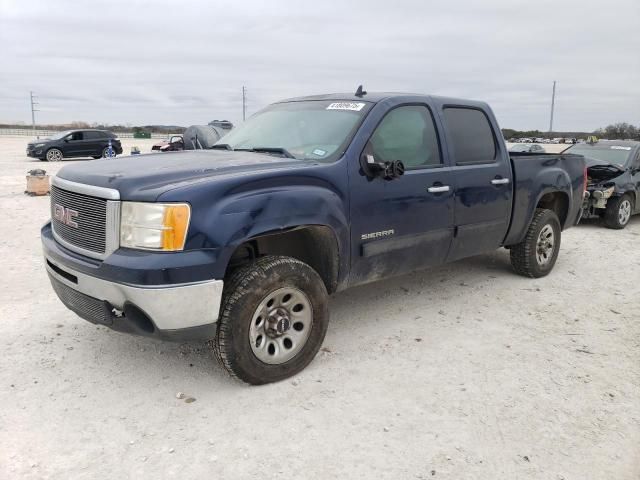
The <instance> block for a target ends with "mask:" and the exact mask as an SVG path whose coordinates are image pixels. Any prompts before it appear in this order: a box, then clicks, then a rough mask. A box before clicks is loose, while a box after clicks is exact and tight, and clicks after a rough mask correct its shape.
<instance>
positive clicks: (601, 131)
mask: <svg viewBox="0 0 640 480" xmlns="http://www.w3.org/2000/svg"><path fill="white" fill-rule="evenodd" d="M502 135H503V136H504V138H558V137H562V138H584V139H586V138H587V137H589V136H591V135H595V136H596V137H598V138H606V139H609V140H640V127H636V126H634V125H631V124H630V123H627V122H619V123H614V124H611V125H607V126H606V127H602V128H598V129H597V130H594V131H593V132H541V131H540V130H514V129H512V128H503V129H502Z"/></svg>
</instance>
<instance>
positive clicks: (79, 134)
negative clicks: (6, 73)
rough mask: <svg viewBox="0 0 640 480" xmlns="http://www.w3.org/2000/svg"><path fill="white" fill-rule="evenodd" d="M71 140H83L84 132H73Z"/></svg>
mask: <svg viewBox="0 0 640 480" xmlns="http://www.w3.org/2000/svg"><path fill="white" fill-rule="evenodd" d="M71 140H72V141H74V142H76V141H78V140H82V132H73V133H72V134H71Z"/></svg>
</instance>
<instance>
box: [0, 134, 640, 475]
mask: <svg viewBox="0 0 640 480" xmlns="http://www.w3.org/2000/svg"><path fill="white" fill-rule="evenodd" d="M26 142H27V138H6V137H5V138H0V202H1V204H2V206H3V209H2V210H3V214H4V217H3V218H4V220H3V222H2V224H3V226H4V229H5V234H4V235H2V239H1V240H0V255H1V260H2V265H3V268H4V272H5V273H4V275H3V277H2V288H1V289H0V299H1V301H0V314H1V318H2V321H1V322H0V338H1V339H2V340H1V342H2V355H1V356H0V405H1V406H2V408H0V445H2V447H1V448H0V478H3V479H18V478H20V479H64V480H68V479H129V478H131V479H141V478H152V479H160V478H163V479H164V478H180V479H190V478H216V479H219V478H224V479H227V478H228V479H245V478H248V479H252V478H256V479H264V478H292V479H294V478H295V479H314V478H318V479H325V478H326V479H333V478H349V479H366V480H371V479H381V478H383V479H427V478H429V479H431V478H435V479H455V480H460V479H491V480H495V479H536V480H538V479H553V480H559V479H576V480H578V479H579V480H583V479H616V480H625V479H638V478H640V448H639V445H640V400H639V399H640V254H639V253H638V251H639V250H638V248H639V245H640V217H635V218H633V219H632V221H631V223H630V225H629V226H628V228H626V229H625V230H623V231H613V230H607V229H605V228H603V227H601V226H599V225H597V224H587V225H581V226H579V227H577V228H573V229H571V230H569V231H567V232H566V233H564V234H563V238H562V245H563V246H562V250H561V253H560V257H559V260H558V263H557V265H556V267H555V270H554V271H553V273H552V274H551V275H550V276H549V277H547V278H544V279H539V280H529V279H525V278H521V277H518V276H516V275H515V274H514V273H512V271H511V268H510V266H509V258H508V253H507V252H506V251H505V250H500V251H496V252H494V253H490V254H487V255H482V256H478V257H474V258H471V259H468V260H464V261H460V262H457V263H454V264H451V265H446V266H443V267H440V268H435V269H432V270H428V271H424V272H420V273H415V274H412V275H409V276H404V277H400V278H396V279H392V280H387V281H383V282H379V283H375V284H371V285H368V286H365V287H360V288H356V289H353V290H350V291H347V292H344V293H341V294H338V295H336V296H335V297H334V298H333V299H332V301H331V315H332V318H331V324H330V326H329V332H328V335H327V338H326V341H325V344H324V348H323V349H322V352H321V353H320V354H319V356H318V357H317V358H316V360H315V361H314V362H313V363H312V364H311V365H310V366H309V367H308V368H307V369H306V370H305V371H304V372H303V373H302V374H300V375H298V376H297V377H296V378H295V379H293V380H290V381H285V382H281V383H278V384H274V385H268V386H265V387H249V386H246V385H244V384H241V383H238V382H236V381H233V380H231V379H229V378H227V376H225V375H224V374H223V372H222V370H221V368H219V367H218V366H217V365H216V363H215V361H214V358H213V356H212V354H211V353H210V352H209V351H208V350H207V349H206V348H203V347H202V346H201V345H199V344H182V345H181V344H170V343H159V342H156V341H153V340H148V339H144V338H137V337H132V336H126V335H122V334H118V333H114V332H111V331H109V330H107V329H106V328H102V327H96V326H93V325H91V324H89V323H87V322H85V321H83V320H81V319H79V318H78V317H76V316H75V315H74V314H73V313H71V312H70V311H68V310H66V309H65V307H64V306H63V305H62V304H61V303H60V302H59V301H58V299H57V298H56V297H55V295H54V293H53V291H52V289H51V287H50V285H49V282H48V280H47V278H46V274H45V270H44V268H43V261H42V255H41V250H40V238H39V237H40V233H39V229H40V226H41V225H42V224H43V223H44V222H45V221H46V220H47V218H48V203H49V199H48V198H47V197H41V198H32V197H28V196H25V195H24V194H23V190H24V188H25V183H26V182H25V177H24V175H25V173H26V172H27V170H29V169H31V168H35V167H44V168H45V169H46V170H47V171H48V172H50V173H54V172H56V171H57V170H58V169H59V168H60V165H59V164H46V163H40V162H37V161H32V160H29V159H27V158H26V157H24V148H25V145H26ZM135 142H136V144H137V145H138V146H140V148H141V149H142V150H143V151H144V150H146V151H148V150H149V148H150V144H151V143H153V142H149V141H139V140H136V141H135ZM124 143H125V145H124V147H125V151H129V149H130V147H131V144H133V143H132V141H130V142H126V141H125V142H124ZM147 143H149V145H147ZM98 161H103V160H98ZM104 161H106V160H104ZM132 161H135V159H133V158H132ZM69 163H70V162H69ZM179 392H182V393H184V394H185V396H186V398H183V399H179V398H177V394H178V393H179ZM187 398H193V399H195V401H190V403H188V402H186V401H185V400H187Z"/></svg>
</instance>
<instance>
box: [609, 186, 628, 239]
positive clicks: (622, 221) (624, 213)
mask: <svg viewBox="0 0 640 480" xmlns="http://www.w3.org/2000/svg"><path fill="white" fill-rule="evenodd" d="M632 211H633V200H632V199H631V195H629V194H628V193H625V194H624V195H622V196H621V197H618V198H612V199H610V200H609V201H608V202H607V209H606V210H605V213H604V224H605V226H607V227H608V228H613V229H615V230H621V229H623V228H624V227H626V226H627V223H629V220H630V219H631V212H632Z"/></svg>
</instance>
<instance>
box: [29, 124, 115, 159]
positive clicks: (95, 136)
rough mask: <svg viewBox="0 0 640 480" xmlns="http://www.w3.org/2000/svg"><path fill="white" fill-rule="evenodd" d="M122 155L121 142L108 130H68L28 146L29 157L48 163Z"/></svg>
mask: <svg viewBox="0 0 640 480" xmlns="http://www.w3.org/2000/svg"><path fill="white" fill-rule="evenodd" d="M109 143H111V152H109ZM121 153H122V145H121V144H120V140H118V137H117V136H116V135H115V134H113V133H111V132H109V131H107V130H66V131H64V132H60V133H57V134H55V135H52V136H51V137H49V138H45V139H43V140H37V141H34V142H30V143H29V144H28V145H27V155H28V156H29V157H33V158H37V159H39V160H47V161H48V162H59V161H61V160H63V159H64V158H73V157H93V158H100V157H108V156H116V155H120V154H121Z"/></svg>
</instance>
